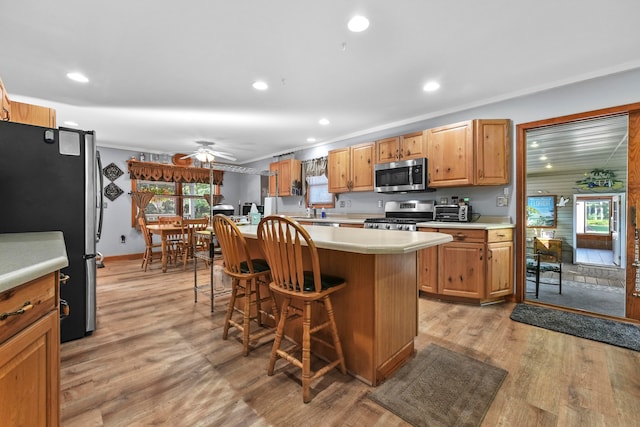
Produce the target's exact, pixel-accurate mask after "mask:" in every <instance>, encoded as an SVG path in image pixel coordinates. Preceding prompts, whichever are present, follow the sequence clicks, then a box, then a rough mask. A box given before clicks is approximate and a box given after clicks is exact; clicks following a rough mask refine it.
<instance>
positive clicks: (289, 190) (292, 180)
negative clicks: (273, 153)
mask: <svg viewBox="0 0 640 427" xmlns="http://www.w3.org/2000/svg"><path fill="white" fill-rule="evenodd" d="M269 171H270V172H278V177H277V180H276V175H271V176H269V196H272V197H273V196H280V197H282V196H300V195H301V194H302V162H301V161H300V160H296V159H286V160H280V161H279V162H273V163H270V164H269ZM276 182H277V183H278V185H277V189H276ZM276 190H277V192H276Z"/></svg>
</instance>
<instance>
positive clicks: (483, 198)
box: [96, 69, 640, 256]
mask: <svg viewBox="0 0 640 427" xmlns="http://www.w3.org/2000/svg"><path fill="white" fill-rule="evenodd" d="M470 78H473V75H470ZM639 93H640V69H636V70H632V71H627V72H623V73H617V74H612V75H609V76H606V77H600V78H596V79H591V80H588V81H584V82H581V83H576V84H571V85H567V86H562V87H559V88H556V89H550V90H545V91H542V92H538V93H536V94H533V95H525V96H521V97H517V98H512V99H509V100H506V101H499V102H495V103H492V104H488V105H483V106H477V107H470V108H467V109H465V110H461V111H457V112H448V113H444V112H443V114H440V115H437V116H434V117H433V118H430V119H426V120H422V121H420V122H417V123H413V124H410V125H403V126H399V127H397V128H394V129H391V130H385V131H380V132H375V133H371V134H368V135H364V136H359V137H355V138H350V139H346V140H343V141H340V142H336V143H332V144H330V145H325V146H318V147H314V148H309V149H304V150H300V151H297V152H296V153H295V158H297V159H299V160H308V159H312V158H315V157H321V156H324V155H326V154H327V153H328V151H329V150H331V149H334V148H339V147H345V146H349V145H354V144H357V143H360V142H367V141H375V140H378V139H382V138H385V137H388V136H395V135H401V134H405V133H409V132H413V131H417V130H423V129H428V128H432V127H436V126H440V125H445V124H449V123H455V122H458V121H463V120H469V119H491V118H508V119H511V120H512V124H513V128H512V130H513V134H512V144H513V149H512V170H511V177H512V179H511V184H510V185H508V186H506V187H508V188H509V194H510V195H511V197H510V201H509V205H508V206H507V207H497V206H496V197H497V196H501V195H502V194H503V191H504V186H500V187H466V188H464V187H463V188H457V189H446V190H443V189H440V190H438V191H436V192H433V193H413V194H404V195H395V194H393V195H392V194H378V193H373V192H372V193H368V192H367V193H346V194H341V195H340V196H339V199H338V200H345V201H347V200H348V201H350V202H351V207H349V208H346V207H345V208H336V209H333V210H331V211H330V212H328V215H329V216H330V215H331V214H332V213H367V214H368V213H382V211H383V209H382V208H378V200H383V201H387V200H409V199H412V198H419V199H429V200H431V199H435V200H439V198H440V197H442V196H445V197H449V199H450V198H451V196H459V197H464V196H468V197H470V198H471V204H472V206H473V209H474V212H476V213H481V214H483V215H500V216H510V217H511V218H512V219H513V218H515V214H516V207H515V205H514V203H513V200H514V194H513V192H514V181H515V178H514V176H515V175H514V170H513V169H514V166H515V155H514V153H515V143H516V138H515V130H516V125H517V124H521V123H527V122H532V121H537V120H542V119H546V118H551V117H557V116H564V115H568V114H574V113H580V112H584V111H590V110H597V109H600V108H607V107H613V106H617V105H624V104H631V103H634V102H640V95H638V94H639ZM96 135H97V141H98V145H100V133H99V129H98V130H96ZM100 151H101V153H102V152H103V151H104V152H105V153H104V154H103V157H107V156H110V159H112V160H109V161H107V160H106V159H105V160H103V163H104V165H105V166H106V165H107V164H109V163H110V161H114V163H116V164H117V165H118V166H119V167H121V168H122V166H121V163H124V162H125V161H126V159H128V158H130V157H131V155H132V154H136V153H132V152H129V151H122V150H110V149H100ZM117 161H120V162H121V163H117ZM272 161H274V159H264V160H262V161H259V162H254V163H252V164H248V165H245V166H250V167H254V168H257V169H268V165H269V163H270V162H272ZM123 170H125V171H126V163H124V168H123ZM121 183H122V185H120V184H121ZM125 183H126V184H125ZM116 184H118V185H119V186H120V187H121V188H122V189H123V190H125V192H127V193H128V192H129V191H130V189H131V185H130V183H129V181H128V176H127V177H120V178H119V179H118V180H117V182H116ZM222 194H223V195H224V197H225V198H224V200H223V203H228V204H231V205H233V206H234V207H235V208H236V209H237V205H238V202H239V201H242V202H243V203H244V202H257V201H260V200H261V194H260V177H258V176H256V175H242V174H237V173H225V178H224V185H223V187H222ZM300 200H301V197H300V196H294V197H283V198H280V199H279V201H278V207H279V211H280V212H292V213H295V212H300V213H302V212H304V208H303V207H299V206H298V203H299V201H300ZM124 205H126V206H124ZM112 207H113V208H114V209H111V208H112ZM130 209H131V208H130V196H128V194H124V195H122V196H120V198H118V199H117V200H116V201H115V202H113V203H110V204H109V205H108V208H107V210H106V211H105V213H106V215H105V219H106V218H109V222H108V227H107V224H106V223H105V230H104V231H105V232H104V237H103V239H102V240H101V242H100V243H98V250H99V251H100V252H102V254H103V255H105V256H111V255H118V254H125V253H141V252H142V251H143V249H144V244H142V240H141V238H139V239H138V238H136V237H137V231H135V230H132V229H131V226H130V215H131V213H130V212H131V210H130ZM121 234H125V235H126V236H130V237H131V241H129V237H127V243H126V244H120V243H119V239H120V235H121Z"/></svg>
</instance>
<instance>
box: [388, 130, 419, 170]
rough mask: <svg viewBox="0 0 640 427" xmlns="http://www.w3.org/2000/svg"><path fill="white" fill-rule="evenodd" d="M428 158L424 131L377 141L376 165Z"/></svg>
mask: <svg viewBox="0 0 640 427" xmlns="http://www.w3.org/2000/svg"><path fill="white" fill-rule="evenodd" d="M422 157H427V143H426V138H425V137H424V134H423V132H422V131H420V132H414V133H410V134H407V135H402V136H396V137H392V138H385V139H381V140H379V141H376V163H388V162H395V161H398V160H410V159H419V158H422Z"/></svg>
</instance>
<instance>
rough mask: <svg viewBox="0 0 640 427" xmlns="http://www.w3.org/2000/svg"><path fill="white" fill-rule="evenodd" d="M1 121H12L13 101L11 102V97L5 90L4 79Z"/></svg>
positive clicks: (1, 92)
mask: <svg viewBox="0 0 640 427" xmlns="http://www.w3.org/2000/svg"><path fill="white" fill-rule="evenodd" d="M0 120H4V121H8V120H11V100H9V95H8V94H7V90H6V89H5V88H4V83H2V79H0Z"/></svg>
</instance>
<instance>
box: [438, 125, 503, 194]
mask: <svg viewBox="0 0 640 427" xmlns="http://www.w3.org/2000/svg"><path fill="white" fill-rule="evenodd" d="M426 136H427V151H428V155H427V157H428V158H429V186H430V187H432V188H438V187H457V186H469V185H502V184H508V183H509V161H510V143H509V141H510V137H509V120H507V119H491V120H469V121H466V122H460V123H454V124H450V125H446V126H440V127H437V128H433V129H428V130H427V131H426Z"/></svg>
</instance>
